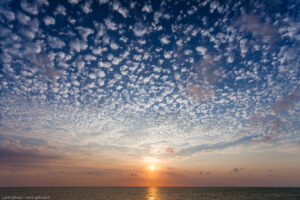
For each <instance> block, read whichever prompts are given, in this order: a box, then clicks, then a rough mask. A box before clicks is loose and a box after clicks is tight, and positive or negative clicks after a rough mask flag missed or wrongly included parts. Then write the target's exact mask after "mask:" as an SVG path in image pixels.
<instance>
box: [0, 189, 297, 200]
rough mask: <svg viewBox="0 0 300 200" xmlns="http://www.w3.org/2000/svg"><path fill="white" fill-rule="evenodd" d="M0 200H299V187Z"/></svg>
mask: <svg viewBox="0 0 300 200" xmlns="http://www.w3.org/2000/svg"><path fill="white" fill-rule="evenodd" d="M0 198H2V200H3V199H6V200H8V199H22V200H27V199H35V200H38V199H39V200H41V199H47V200H48V199H52V200H106V199H107V200H219V199H220V200H244V199H245V200H248V199H249V200H250V199H251V200H264V199H268V200H269V199H270V200H277V199H282V200H289V199H295V200H296V199H297V200H300V188H206V187H201V188H196V187H173V188H165V187H162V188H160V187H149V188H147V187H145V188H143V187H129V188H125V187H99V188H98V187H91V188H84V187H73V188H72V187H70V188H65V187H58V188H55V187H43V188H34V187H32V188H0Z"/></svg>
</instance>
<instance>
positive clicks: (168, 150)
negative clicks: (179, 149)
mask: <svg viewBox="0 0 300 200" xmlns="http://www.w3.org/2000/svg"><path fill="white" fill-rule="evenodd" d="M166 152H167V153H168V154H173V153H175V151H174V149H173V148H172V147H168V148H166Z"/></svg>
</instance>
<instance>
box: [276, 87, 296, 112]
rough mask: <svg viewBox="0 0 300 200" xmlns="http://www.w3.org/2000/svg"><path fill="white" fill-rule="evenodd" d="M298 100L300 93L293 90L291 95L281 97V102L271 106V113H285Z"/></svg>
mask: <svg viewBox="0 0 300 200" xmlns="http://www.w3.org/2000/svg"><path fill="white" fill-rule="evenodd" d="M299 100H300V92H299V90H295V91H294V92H292V93H291V94H289V95H287V96H285V97H283V98H282V99H281V100H278V101H276V102H275V104H274V105H272V107H271V108H272V111H273V112H274V113H276V114H280V113H283V112H286V111H287V110H288V109H289V108H290V107H291V106H293V105H294V104H295V103H296V102H298V101H299Z"/></svg>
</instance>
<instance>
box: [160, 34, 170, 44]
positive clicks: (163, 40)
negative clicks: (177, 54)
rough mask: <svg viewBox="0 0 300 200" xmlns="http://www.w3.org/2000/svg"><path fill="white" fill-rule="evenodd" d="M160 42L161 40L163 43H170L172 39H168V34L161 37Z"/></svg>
mask: <svg viewBox="0 0 300 200" xmlns="http://www.w3.org/2000/svg"><path fill="white" fill-rule="evenodd" d="M160 42H161V43H162V44H169V43H170V40H169V39H168V37H167V36H165V37H162V38H161V39H160Z"/></svg>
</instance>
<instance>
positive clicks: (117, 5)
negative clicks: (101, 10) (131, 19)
mask: <svg viewBox="0 0 300 200" xmlns="http://www.w3.org/2000/svg"><path fill="white" fill-rule="evenodd" d="M112 7H113V10H115V11H117V12H118V13H120V14H121V15H122V16H123V17H124V18H127V16H128V10H127V9H126V8H124V7H122V6H121V5H120V2H119V1H114V2H113V5H112Z"/></svg>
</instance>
